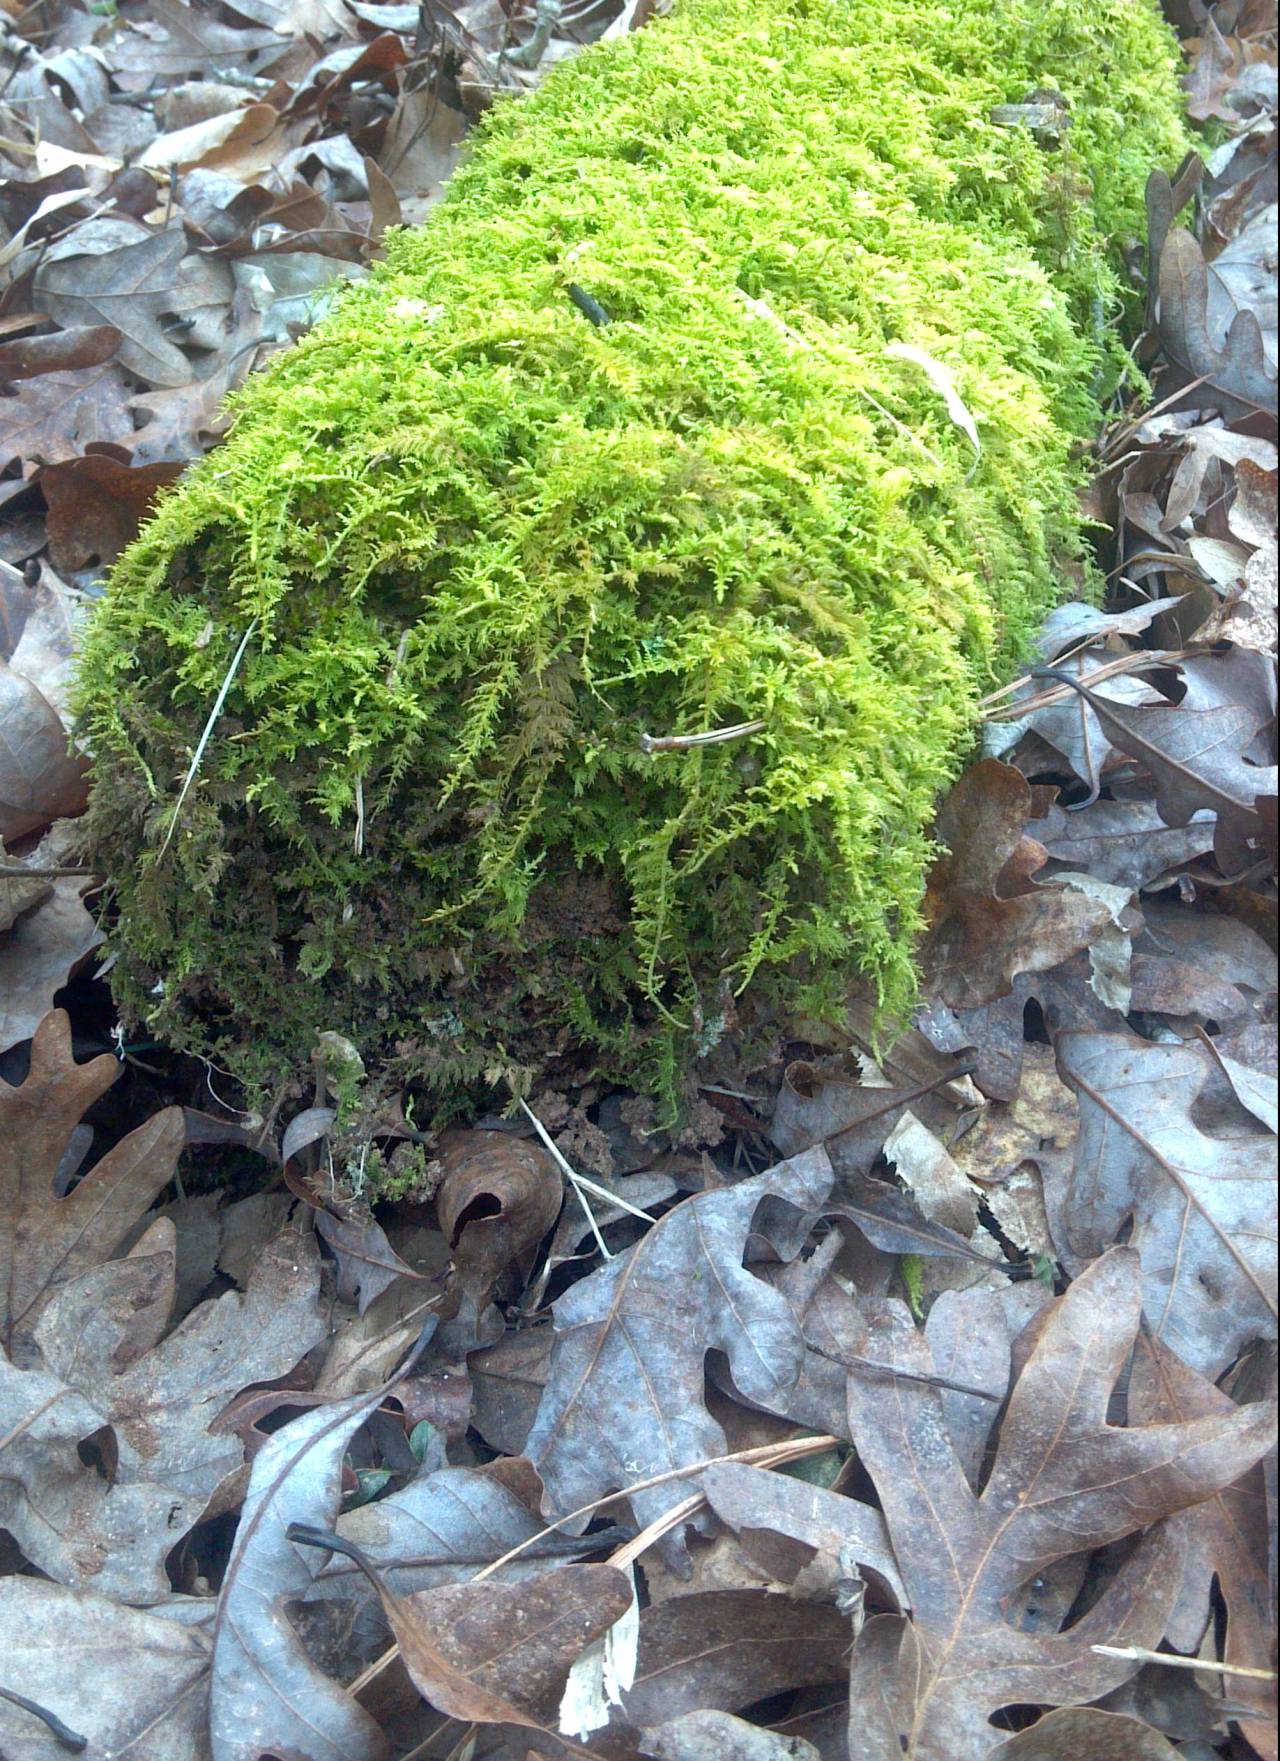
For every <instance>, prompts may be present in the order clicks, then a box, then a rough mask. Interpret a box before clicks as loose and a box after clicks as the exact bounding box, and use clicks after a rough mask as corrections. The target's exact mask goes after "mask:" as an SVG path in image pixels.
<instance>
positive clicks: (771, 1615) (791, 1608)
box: [609, 1590, 849, 1735]
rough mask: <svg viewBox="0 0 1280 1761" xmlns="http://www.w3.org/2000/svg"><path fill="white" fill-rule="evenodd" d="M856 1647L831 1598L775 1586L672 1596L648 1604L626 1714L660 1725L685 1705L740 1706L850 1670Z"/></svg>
mask: <svg viewBox="0 0 1280 1761" xmlns="http://www.w3.org/2000/svg"><path fill="white" fill-rule="evenodd" d="M848 1652H849V1621H848V1618H847V1617H846V1616H845V1615H843V1614H841V1613H840V1612H839V1610H838V1609H836V1608H832V1607H829V1606H828V1605H827V1604H825V1603H822V1602H797V1601H795V1600H793V1599H792V1598H791V1597H789V1596H777V1595H774V1594H772V1593H771V1592H770V1591H767V1590H707V1591H704V1592H703V1593H702V1594H701V1595H693V1596H673V1597H671V1598H670V1599H669V1600H667V1601H665V1602H662V1603H660V1604H659V1605H658V1606H657V1607H654V1608H646V1609H644V1610H642V1612H641V1615H640V1652H639V1657H638V1659H637V1663H636V1679H635V1684H634V1686H633V1687H632V1689H631V1691H630V1693H628V1694H627V1695H626V1696H625V1699H624V1702H623V1712H622V1716H623V1717H624V1718H625V1720H626V1722H627V1723H628V1724H629V1725H631V1726H632V1727H636V1726H639V1727H641V1728H651V1727H652V1726H653V1725H654V1724H656V1723H658V1722H659V1721H660V1720H669V1719H671V1718H677V1717H679V1716H680V1715H681V1714H682V1713H685V1712H693V1711H701V1710H710V1711H721V1712H740V1711H741V1710H742V1709H743V1708H744V1707H746V1706H751V1705H754V1704H756V1702H758V1701H761V1700H766V1699H769V1698H770V1697H771V1696H773V1695H774V1694H780V1693H783V1692H785V1691H786V1690H788V1689H795V1688H805V1687H822V1686H825V1685H829V1684H831V1683H834V1682H838V1681H840V1680H842V1678H843V1677H844V1674H845V1672H846V1670H847V1668H848ZM609 1734H610V1735H612V1734H613V1731H612V1729H611V1730H610V1732H609Z"/></svg>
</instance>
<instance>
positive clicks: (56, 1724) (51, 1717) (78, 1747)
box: [0, 1688, 89, 1755]
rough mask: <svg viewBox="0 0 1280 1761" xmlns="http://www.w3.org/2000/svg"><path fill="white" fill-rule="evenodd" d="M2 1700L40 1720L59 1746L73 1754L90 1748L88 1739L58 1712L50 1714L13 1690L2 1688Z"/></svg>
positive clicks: (46, 1708) (0, 1694) (0, 1692)
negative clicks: (62, 1718) (73, 1728)
mask: <svg viewBox="0 0 1280 1761" xmlns="http://www.w3.org/2000/svg"><path fill="white" fill-rule="evenodd" d="M0 1700H8V1701H9V1703H10V1705H13V1706H21V1708H22V1710H23V1711H24V1712H29V1713H30V1714H31V1716H32V1717H33V1718H38V1719H39V1720H40V1722H41V1723H42V1724H44V1725H46V1726H47V1727H48V1729H49V1731H50V1733H51V1734H52V1736H53V1737H54V1739H55V1740H56V1741H57V1743H58V1744H59V1746H60V1747H62V1748H64V1749H70V1750H71V1751H72V1753H73V1754H76V1755H79V1754H82V1753H83V1751H84V1750H85V1749H87V1748H88V1747H89V1739H88V1737H82V1736H81V1735H80V1732H79V1731H78V1730H72V1729H71V1727H70V1725H66V1724H64V1723H63V1722H62V1720H61V1719H60V1718H59V1717H58V1715H57V1713H56V1712H50V1710H49V1708H48V1707H47V1706H41V1705H39V1704H38V1703H37V1702H36V1701H35V1700H28V1698H27V1696H26V1695H25V1694H17V1693H15V1692H14V1691H13V1689H12V1688H0Z"/></svg>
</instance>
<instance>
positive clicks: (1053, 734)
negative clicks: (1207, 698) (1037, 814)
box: [988, 649, 1163, 831]
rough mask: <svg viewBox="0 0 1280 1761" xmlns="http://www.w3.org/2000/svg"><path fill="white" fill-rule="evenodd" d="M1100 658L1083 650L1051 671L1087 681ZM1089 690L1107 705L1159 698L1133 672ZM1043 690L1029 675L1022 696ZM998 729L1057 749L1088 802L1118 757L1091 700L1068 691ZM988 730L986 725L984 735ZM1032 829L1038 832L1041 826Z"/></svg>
mask: <svg viewBox="0 0 1280 1761" xmlns="http://www.w3.org/2000/svg"><path fill="white" fill-rule="evenodd" d="M1098 658H1099V657H1098V655H1097V653H1096V651H1094V650H1092V649H1085V650H1084V651H1083V652H1082V653H1080V654H1077V655H1075V656H1074V657H1073V658H1071V659H1069V660H1066V661H1060V662H1058V663H1057V665H1056V666H1055V667H1054V668H1053V669H1051V670H1052V676H1053V677H1054V678H1055V679H1056V678H1059V677H1062V678H1064V679H1065V678H1072V679H1076V680H1079V681H1081V682H1082V683H1086V682H1088V680H1090V679H1091V678H1092V677H1093V676H1094V674H1095V673H1097V671H1098V670H1099V668H1098V665H1097V662H1098ZM1091 689H1093V690H1094V692H1095V694H1096V695H1097V696H1099V697H1101V698H1102V699H1103V700H1104V701H1105V702H1107V703H1119V704H1128V703H1161V702H1163V699H1162V698H1161V696H1160V693H1159V692H1158V691H1157V690H1156V689H1155V688H1154V686H1152V685H1150V684H1148V683H1147V681H1146V680H1145V679H1142V678H1140V677H1138V676H1137V675H1136V674H1134V673H1117V674H1115V675H1113V676H1112V677H1111V678H1108V679H1104V680H1099V681H1098V683H1097V685H1096V686H1094V687H1091ZM1043 692H1044V685H1043V683H1042V682H1041V681H1040V680H1039V679H1033V680H1032V681H1031V682H1030V683H1029V684H1028V685H1027V686H1026V687H1025V690H1024V692H1023V696H1024V698H1027V699H1034V698H1036V697H1038V696H1040V695H1042V694H1043ZM1015 707H1017V705H1016V704H1015ZM1002 731H1003V732H1004V733H1005V737H1006V739H1007V738H1009V737H1010V736H1012V737H1014V738H1015V739H1020V738H1021V737H1022V735H1023V734H1024V733H1026V732H1031V733H1034V734H1038V735H1039V736H1040V738H1041V739H1042V740H1044V741H1046V742H1047V743H1048V744H1049V745H1050V746H1052V747H1053V749H1054V751H1055V752H1057V753H1061V755H1062V757H1063V758H1064V759H1065V760H1066V762H1067V765H1068V766H1069V768H1070V769H1071V771H1072V772H1073V773H1074V775H1075V776H1077V777H1078V778H1079V779H1080V781H1081V782H1082V783H1084V784H1085V785H1086V787H1087V788H1088V790H1089V801H1090V803H1091V804H1092V803H1093V802H1094V801H1095V800H1096V797H1097V795H1098V793H1099V791H1100V789H1101V788H1102V786H1103V782H1104V779H1105V778H1106V776H1107V773H1108V772H1109V771H1110V770H1112V769H1113V768H1114V766H1115V765H1116V763H1117V761H1118V759H1119V758H1120V755H1121V754H1120V750H1119V748H1117V746H1116V744H1115V742H1114V741H1113V740H1112V739H1111V737H1110V734H1109V731H1108V729H1107V728H1106V727H1105V725H1104V724H1103V723H1102V722H1101V721H1100V719H1099V717H1098V716H1097V715H1096V714H1095V713H1094V711H1093V708H1092V706H1091V703H1090V702H1089V701H1088V700H1087V699H1085V698H1083V697H1080V696H1074V697H1073V696H1069V695H1068V696H1066V697H1065V698H1064V700H1063V701H1061V702H1057V703H1045V704H1043V705H1041V707H1040V708H1038V709H1032V710H1029V711H1028V712H1027V713H1026V714H1025V715H1024V716H1022V717H1021V719H1020V720H1018V721H1016V722H1013V723H1011V724H1010V725H1009V726H1008V728H1007V729H1006V730H1002ZM992 732H993V730H992V729H991V728H989V729H988V735H990V734H991V733H992ZM1081 810H1082V809H1081V808H1080V807H1077V808H1076V809H1075V811H1076V812H1080V811H1081ZM1036 829H1037V831H1038V830H1039V827H1038V826H1037V828H1036Z"/></svg>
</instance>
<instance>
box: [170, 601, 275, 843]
mask: <svg viewBox="0 0 1280 1761" xmlns="http://www.w3.org/2000/svg"><path fill="white" fill-rule="evenodd" d="M257 627H258V620H257V618H253V619H251V620H250V623H249V628H248V629H247V630H246V631H245V633H244V635H243V636H242V637H241V638H240V646H239V647H238V648H237V649H236V651H235V654H234V655H233V656H232V659H231V665H230V666H229V667H228V668H227V671H226V675H225V677H224V678H223V681H222V684H221V686H220V687H219V689H218V695H217V696H216V697H215V698H214V700H213V708H212V709H211V710H210V711H209V719H208V721H207V722H206V723H205V724H204V732H203V733H202V734H201V736H200V744H199V745H198V746H197V747H196V750H195V756H194V758H193V759H192V760H191V764H190V767H189V769H188V771H187V774H186V776H185V777H184V778H183V779H182V789H181V791H180V792H179V795H178V800H177V804H176V805H175V807H174V809H173V814H172V816H171V818H170V820H169V829H168V831H167V832H166V833H165V834H164V843H163V844H161V846H160V851H159V855H158V856H157V857H156V861H157V862H158V861H159V860H160V857H161V856H163V855H164V853H165V851H166V850H167V849H168V848H169V844H170V841H171V840H172V838H173V834H174V832H175V831H176V830H177V827H178V816H179V815H180V814H181V812H182V803H183V802H184V801H185V800H186V798H187V794H188V791H189V790H190V788H191V785H192V783H194V782H195V780H196V775H197V773H198V771H199V769H200V760H201V759H202V758H203V757H204V749H205V747H206V746H207V745H208V744H209V739H210V736H211V735H212V733H213V730H214V728H215V727H216V726H217V722H218V717H219V716H220V715H221V714H222V706H223V704H224V703H225V702H226V701H227V692H228V691H229V690H230V689H231V681H232V679H234V678H235V676H236V673H237V672H238V671H239V669H240V662H241V661H242V660H243V659H244V651H245V649H246V648H247V647H248V646H249V638H250V637H251V636H252V635H253V632H254V631H255V630H256V629H257Z"/></svg>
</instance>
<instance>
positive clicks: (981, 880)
mask: <svg viewBox="0 0 1280 1761" xmlns="http://www.w3.org/2000/svg"><path fill="white" fill-rule="evenodd" d="M1031 807H1032V794H1031V785H1030V784H1029V783H1028V782H1027V780H1026V778H1025V777H1023V776H1022V774H1021V773H1020V772H1019V771H1017V770H1015V769H1014V768H1013V766H1012V765H1008V764H1001V763H1000V762H999V761H998V760H997V759H993V758H991V759H983V760H982V761H981V762H980V763H979V764H976V765H974V766H973V768H972V769H971V770H969V771H966V773H965V774H964V776H962V777H961V779H960V781H959V782H958V783H957V784H956V786H955V788H954V789H952V791H951V793H950V794H949V795H948V797H947V799H946V801H945V802H944V803H943V806H942V810H941V812H940V813H939V815H938V822H937V830H938V836H939V838H940V839H941V840H942V842H943V843H944V844H946V845H947V847H948V851H949V854H948V855H946V856H944V857H943V858H942V860H941V861H940V862H939V863H938V865H937V866H936V868H935V869H934V872H933V874H932V876H931V877H930V881H929V896H928V904H927V908H928V910H929V914H930V919H931V928H930V931H929V934H928V937H927V939H926V942H925V946H924V948H923V950H922V954H921V959H922V963H923V966H924V969H925V972H926V974H928V975H929V978H930V980H931V983H932V987H933V989H934V990H935V991H936V993H937V994H938V995H939V996H940V997H941V998H942V1000H943V1001H944V1002H945V1003H948V1004H950V1005H951V1006H952V1007H953V1008H957V1009H971V1008H977V1007H981V1006H982V1005H984V1004H986V1003H990V1002H993V1001H994V1000H995V999H996V998H997V997H1002V996H1005V995H1007V994H1008V992H1009V990H1010V989H1011V987H1012V985H1013V981H1014V979H1015V978H1016V977H1017V976H1018V975H1019V974H1020V973H1024V972H1044V971H1046V970H1047V969H1049V968H1051V967H1054V966H1058V965H1060V964H1061V963H1062V962H1063V961H1064V960H1066V959H1068V958H1069V957H1070V956H1071V955H1072V954H1075V953H1077V952H1078V951H1079V950H1080V949H1081V948H1085V947H1087V946H1088V945H1089V944H1090V942H1092V941H1093V940H1094V939H1095V938H1096V937H1097V936H1098V935H1099V934H1100V933H1101V932H1102V931H1103V930H1104V929H1106V928H1107V927H1108V926H1109V925H1110V923H1111V913H1110V912H1109V910H1108V909H1107V907H1106V906H1105V905H1104V904H1102V903H1101V902H1100V901H1098V900H1094V899H1088V898H1086V897H1085V896H1084V894H1083V893H1080V892H1066V891H1055V890H1054V889H1053V888H1052V886H1047V887H1038V886H1036V885H1035V883H1034V882H1033V881H1032V879H1031V878H1030V877H1031V876H1032V875H1034V874H1035V873H1036V871H1037V870H1038V869H1039V868H1041V867H1043V865H1044V862H1045V860H1046V858H1047V853H1046V851H1045V850H1044V848H1043V846H1041V845H1039V844H1037V843H1035V842H1034V840H1032V839H1029V838H1027V837H1026V836H1025V835H1024V828H1025V826H1026V824H1027V821H1028V819H1029V818H1030V815H1031Z"/></svg>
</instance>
